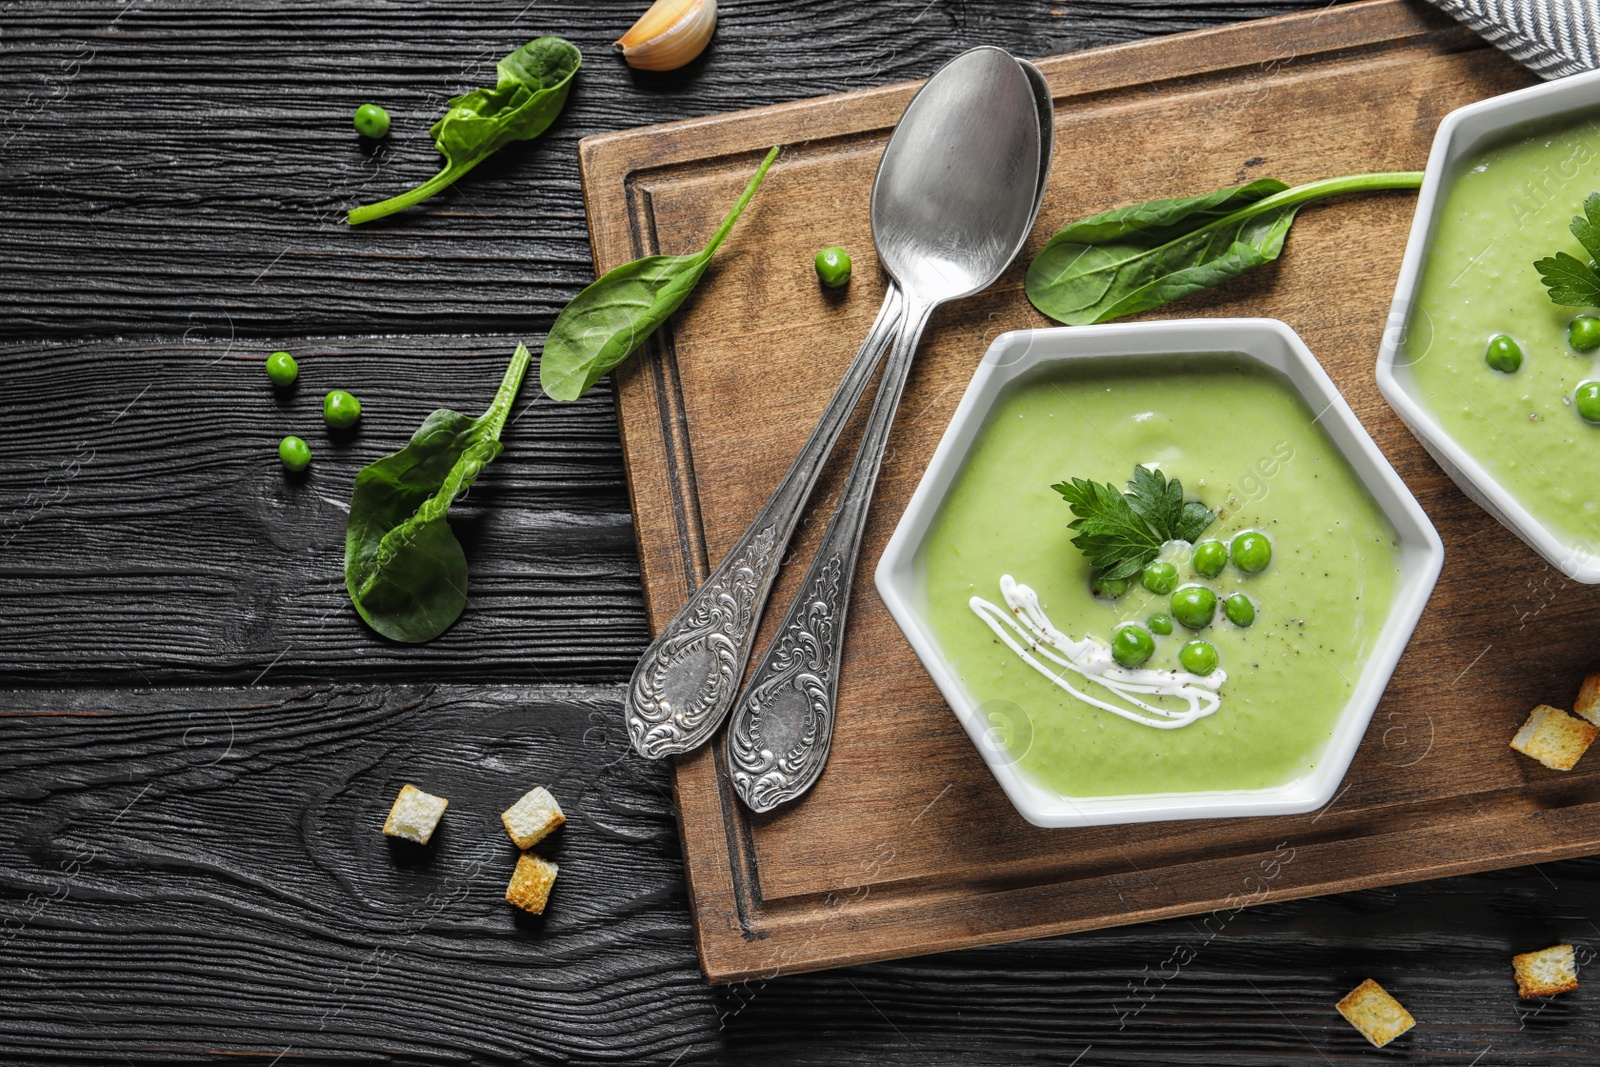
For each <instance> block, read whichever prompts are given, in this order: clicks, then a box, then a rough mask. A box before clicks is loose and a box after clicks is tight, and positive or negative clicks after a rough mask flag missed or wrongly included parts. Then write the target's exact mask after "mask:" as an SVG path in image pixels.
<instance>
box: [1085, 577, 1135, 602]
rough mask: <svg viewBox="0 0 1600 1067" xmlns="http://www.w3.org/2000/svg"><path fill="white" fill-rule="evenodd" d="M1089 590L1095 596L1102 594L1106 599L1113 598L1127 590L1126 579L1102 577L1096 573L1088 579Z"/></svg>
mask: <svg viewBox="0 0 1600 1067" xmlns="http://www.w3.org/2000/svg"><path fill="white" fill-rule="evenodd" d="M1089 591H1090V592H1091V593H1093V594H1094V595H1095V596H1103V597H1105V598H1107V599H1108V600H1115V599H1117V597H1119V596H1121V595H1122V594H1124V593H1126V592H1127V591H1128V579H1126V578H1103V577H1101V576H1100V575H1098V574H1097V575H1095V576H1094V577H1093V578H1090V579H1089Z"/></svg>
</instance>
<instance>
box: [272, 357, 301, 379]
mask: <svg viewBox="0 0 1600 1067" xmlns="http://www.w3.org/2000/svg"><path fill="white" fill-rule="evenodd" d="M267 377H268V378H271V379H272V384H273V385H293V384H294V380H295V379H296V378H298V377H300V364H298V363H296V362H295V361H294V357H293V356H291V355H290V354H289V353H287V352H274V353H272V355H270V356H268V357H267Z"/></svg>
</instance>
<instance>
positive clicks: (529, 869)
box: [506, 852, 559, 915]
mask: <svg viewBox="0 0 1600 1067" xmlns="http://www.w3.org/2000/svg"><path fill="white" fill-rule="evenodd" d="M558 870H559V868H558V867H557V866H556V865H555V864H553V863H551V862H550V861H549V860H546V859H541V858H540V857H538V856H536V855H534V854H533V853H532V852H524V853H523V854H522V856H521V858H519V859H518V860H517V869H516V870H515V871H513V872H511V884H510V885H508V886H506V899H507V900H509V901H510V902H511V903H513V904H515V905H516V906H517V907H519V908H521V909H522V910H523V911H531V912H533V914H535V915H543V914H544V905H545V902H546V901H548V900H549V899H550V887H551V886H553V885H555V884H556V872H557V871H558Z"/></svg>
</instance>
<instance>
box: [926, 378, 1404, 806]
mask: <svg viewBox="0 0 1600 1067" xmlns="http://www.w3.org/2000/svg"><path fill="white" fill-rule="evenodd" d="M1138 464H1143V465H1146V466H1151V467H1155V468H1158V469H1159V470H1161V471H1162V472H1163V473H1164V474H1165V475H1166V476H1167V477H1168V478H1176V479H1179V480H1181V482H1182V483H1183V488H1184V495H1185V496H1186V497H1187V498H1188V499H1191V500H1192V499H1199V500H1201V501H1203V502H1204V503H1205V504H1206V505H1207V506H1209V507H1211V508H1212V509H1214V510H1215V511H1216V512H1217V515H1218V517H1217V519H1216V521H1215V522H1213V523H1212V525H1211V527H1210V528H1209V529H1207V530H1206V531H1205V534H1204V537H1205V538H1218V539H1221V540H1223V541H1224V542H1227V541H1231V540H1232V538H1233V537H1234V536H1235V535H1236V534H1238V533H1241V532H1243V531H1246V530H1258V531H1261V532H1264V533H1266V534H1267V536H1268V537H1269V539H1270V540H1271V542H1272V547H1273V555H1272V562H1271V564H1270V565H1269V566H1268V567H1267V568H1266V569H1265V570H1264V571H1262V572H1261V573H1259V574H1255V575H1249V574H1245V573H1244V572H1242V571H1241V570H1240V569H1239V568H1238V567H1237V566H1235V565H1234V564H1233V563H1231V562H1230V563H1229V564H1228V565H1227V566H1226V567H1225V568H1224V569H1223V571H1222V572H1221V573H1220V574H1219V575H1217V576H1216V577H1214V578H1206V577H1203V576H1201V575H1199V574H1198V573H1197V572H1196V571H1195V570H1194V568H1193V566H1192V563H1191V560H1190V552H1189V551H1188V549H1187V547H1186V546H1182V545H1169V546H1168V548H1167V551H1166V552H1165V553H1164V555H1163V558H1165V559H1168V560H1170V561H1172V562H1174V563H1175V564H1177V566H1178V571H1179V584H1180V588H1181V587H1182V586H1183V585H1188V584H1193V583H1201V584H1204V585H1206V586H1207V587H1208V588H1210V589H1212V590H1213V591H1214V592H1215V593H1216V594H1217V598H1218V601H1219V604H1220V603H1221V602H1222V601H1223V600H1225V599H1226V598H1227V597H1228V596H1229V595H1231V594H1233V593H1236V592H1243V593H1245V594H1246V595H1248V597H1249V598H1250V600H1251V602H1252V603H1253V605H1254V607H1255V609H1256V617H1255V620H1254V622H1253V623H1252V624H1251V625H1250V626H1248V627H1242V626H1237V625H1235V624H1234V623H1232V622H1229V621H1226V619H1225V618H1224V616H1223V613H1222V611H1221V610H1220V609H1219V610H1218V612H1217V615H1216V618H1215V620H1214V621H1213V622H1212V623H1211V624H1210V625H1209V626H1207V627H1205V628H1204V629H1202V630H1200V631H1192V630H1189V629H1187V628H1185V627H1184V626H1182V625H1174V626H1173V627H1172V632H1171V633H1170V634H1166V635H1163V634H1160V633H1157V634H1155V646H1156V647H1155V653H1154V654H1153V655H1152V656H1151V658H1150V659H1149V660H1148V661H1147V662H1146V663H1145V664H1144V665H1143V666H1144V667H1145V668H1154V669H1171V670H1176V669H1179V659H1178V657H1179V651H1180V649H1181V648H1182V647H1183V645H1184V643H1185V642H1187V641H1189V640H1190V639H1193V638H1197V637H1198V638H1200V639H1202V640H1205V641H1208V642H1210V643H1211V644H1212V645H1214V646H1215V647H1216V649H1217V651H1218V652H1219V654H1220V660H1221V663H1220V665H1221V668H1222V669H1223V670H1225V671H1226V672H1227V680H1226V681H1225V682H1224V683H1223V684H1222V686H1221V689H1220V691H1219V692H1220V694H1221V697H1222V701H1221V705H1220V707H1219V708H1218V710H1217V711H1215V712H1214V713H1212V714H1211V715H1209V716H1207V717H1204V718H1200V719H1198V720H1196V721H1194V722H1192V723H1190V724H1189V725H1187V726H1183V727H1181V728H1178V729H1157V728H1153V727H1150V726H1147V725H1144V724H1141V723H1138V722H1133V721H1130V720H1128V719H1126V718H1123V717H1121V716H1119V715H1116V714H1114V713H1112V712H1109V711H1106V710H1104V709H1102V708H1098V707H1095V706H1094V705H1092V704H1089V703H1087V702H1085V701H1082V700H1079V699H1078V698H1077V697H1075V696H1073V695H1072V694H1071V693H1068V692H1067V691H1065V690H1063V689H1062V688H1060V687H1059V686H1057V685H1056V684H1054V682H1052V680H1051V679H1049V678H1047V677H1045V676H1044V675H1042V674H1040V673H1039V672H1038V671H1037V670H1035V669H1034V668H1033V667H1032V666H1030V665H1029V664H1027V663H1026V662H1024V661H1023V660H1022V659H1021V657H1019V656H1018V655H1017V653H1016V652H1014V651H1013V650H1012V649H1011V648H1009V647H1007V646H1006V645H1005V644H1004V643H1002V642H1001V641H1000V640H999V639H998V638H997V637H996V636H995V633H994V632H993V631H992V630H990V629H989V627H988V626H987V625H986V624H985V623H984V622H983V620H982V619H980V618H979V617H978V615H977V614H976V613H974V612H973V610H972V608H971V607H970V605H969V601H970V599H971V598H972V597H974V596H979V597H982V598H984V599H985V600H988V601H990V602H991V603H996V604H1001V605H1003V603H1004V601H1003V600H1002V598H1001V594H1000V590H999V582H1000V578H1001V576H1002V575H1006V574H1009V575H1011V576H1012V577H1013V578H1015V579H1016V580H1017V581H1018V582H1021V583H1023V584H1025V585H1028V586H1031V587H1032V588H1033V589H1034V590H1035V591H1036V592H1037V593H1038V595H1039V597H1040V600H1041V602H1042V606H1043V608H1044V610H1045V612H1046V614H1048V616H1049V618H1050V621H1051V623H1052V624H1053V625H1054V626H1055V628H1056V629H1058V630H1061V631H1063V632H1065V633H1066V634H1068V635H1070V636H1071V637H1073V638H1074V639H1080V640H1081V639H1082V638H1084V637H1086V636H1089V635H1093V636H1094V637H1097V638H1098V639H1100V640H1101V641H1104V642H1107V643H1109V642H1110V640H1111V638H1112V635H1113V632H1114V631H1115V629H1116V628H1117V627H1118V626H1119V625H1121V624H1123V623H1128V622H1137V623H1140V624H1144V623H1145V622H1146V620H1147V619H1148V618H1149V617H1150V616H1151V615H1153V614H1157V613H1163V614H1170V613H1171V606H1170V605H1171V595H1170V594H1168V595H1159V594H1156V593H1153V592H1151V591H1149V590H1148V589H1146V588H1144V587H1143V586H1142V585H1141V584H1140V582H1139V581H1138V580H1137V579H1135V580H1134V581H1132V582H1130V583H1129V587H1128V591H1127V593H1126V594H1125V595H1123V596H1122V597H1120V598H1117V599H1107V598H1102V597H1096V596H1094V595H1093V594H1092V592H1091V590H1090V577H1091V568H1090V564H1089V560H1088V559H1087V557H1085V556H1084V555H1083V553H1082V552H1081V551H1080V550H1079V549H1077V548H1076V547H1074V546H1073V545H1072V543H1071V541H1072V538H1073V536H1074V533H1073V531H1071V530H1069V529H1068V528H1067V524H1068V523H1069V522H1070V521H1072V518H1073V516H1072V514H1071V512H1070V509H1069V508H1068V506H1067V504H1066V502H1065V501H1064V500H1063V499H1062V498H1061V496H1060V495H1059V494H1058V493H1056V492H1055V491H1054V490H1052V489H1051V488H1050V486H1051V485H1052V484H1053V483H1056V482H1059V481H1062V480H1064V479H1067V478H1071V477H1081V478H1090V479H1093V480H1095V481H1099V482H1111V483H1113V484H1116V485H1118V486H1119V487H1120V486H1122V485H1123V484H1124V483H1126V482H1127V480H1128V479H1129V478H1130V477H1131V476H1132V473H1133V468H1134V466H1135V465H1138ZM1399 551H1400V550H1399V537H1398V534H1397V532H1396V531H1395V529H1394V528H1393V526H1392V525H1391V524H1390V523H1389V521H1388V519H1387V518H1386V517H1385V516H1384V515H1383V513H1382V512H1381V511H1380V510H1379V508H1378V506H1377V504H1376V503H1375V502H1374V501H1373V500H1372V499H1371V497H1370V496H1369V495H1368V493H1367V491H1366V489H1365V487H1364V486H1362V484H1361V483H1360V481H1359V480H1358V478H1357V477H1356V475H1355V473H1354V472H1353V471H1352V470H1351V469H1350V467H1349V465H1348V464H1347V463H1346V462H1345V460H1344V457H1343V456H1342V455H1341V454H1340V453H1339V451H1338V450H1337V449H1336V448H1335V447H1334V445H1333V443H1332V442H1331V441H1330V440H1329V439H1328V437H1327V436H1326V434H1325V433H1324V432H1323V431H1322V429H1321V428H1320V427H1319V426H1318V424H1317V421H1316V413H1315V412H1312V411H1311V410H1310V409H1309V408H1308V407H1307V405H1306V404H1305V402H1304V401H1303V400H1302V399H1301V397H1300V395H1299V394H1298V393H1297V392H1296V391H1295V390H1294V389H1293V387H1292V386H1291V385H1290V384H1289V382H1288V381H1287V379H1285V378H1284V377H1282V376H1281V375H1279V374H1278V373H1277V372H1276V371H1273V370H1270V369H1268V368H1266V367H1263V366H1262V365H1261V364H1259V363H1257V362H1255V361H1253V360H1250V359H1248V358H1246V357H1244V356H1240V355H1233V354H1213V355H1185V356H1163V357H1153V358H1152V357H1142V358H1139V359H1136V360H1134V359H1094V360H1067V361H1060V362H1055V363H1051V364H1046V365H1044V366H1042V367H1040V368H1038V369H1036V370H1035V371H1033V372H1032V373H1031V374H1029V375H1025V376H1023V377H1022V378H1019V379H1018V380H1017V381H1015V382H1013V383H1012V384H1011V385H1010V386H1009V387H1008V390H1007V392H1006V393H1004V394H1003V395H1002V396H1001V398H1000V399H999V401H998V402H997V403H996V405H995V407H994V409H993V411H992V412H991V414H990V416H989V419H988V420H987V422H986V423H985V425H984V427H983V429H982V430H981V432H980V433H979V435H978V437H977V439H976V441H975V442H974V444H973V447H972V449H971V450H970V452H969V453H968V455H967V457H966V460H965V462H964V464H963V466H962V468H961V470H960V472H959V473H958V475H957V476H956V479H955V481H954V482H953V483H952V485H951V488H950V491H949V493H948V494H947V496H946V497H945V499H944V501H943V503H942V505H941V507H940V510H939V512H938V514H937V516H936V517H935V519H934V521H933V523H932V525H931V527H930V528H929V530H928V534H927V536H926V537H925V538H924V540H923V542H922V544H921V547H920V548H919V551H918V553H917V557H916V561H915V573H916V580H917V588H918V592H919V596H920V597H921V598H922V600H923V603H922V605H921V606H922V608H923V611H924V612H925V613H926V618H927V620H928V623H929V626H930V628H931V630H932V631H933V634H934V637H935V639H936V640H937V641H938V643H939V645H940V647H941V650H942V651H943V653H944V655H945V658H946V659H947V660H948V662H949V663H950V665H951V667H952V669H953V670H954V671H955V672H956V674H957V676H958V677H959V678H960V681H961V683H962V685H963V686H965V688H966V689H967V691H968V693H969V694H970V695H971V696H972V698H973V700H974V702H975V703H976V704H978V705H979V706H980V708H981V709H983V710H984V711H985V712H986V713H989V714H990V716H991V718H992V719H997V720H998V721H1004V722H1006V723H1008V725H1009V729H1008V730H1007V731H1006V736H1005V737H1004V738H1002V739H1001V740H1002V741H1003V743H1005V744H1006V746H1007V747H1008V749H1009V750H1010V754H1011V756H1012V757H1013V758H1014V759H1016V761H1017V765H1018V767H1019V768H1020V769H1021V770H1022V771H1023V772H1024V773H1025V774H1026V775H1027V776H1028V777H1030V778H1032V779H1033V780H1035V781H1036V782H1037V783H1039V784H1041V785H1043V786H1044V787H1046V788H1049V789H1053V790H1055V791H1057V792H1058V793H1060V794H1062V795H1064V796H1078V797H1109V796H1129V795H1142V794H1154V793H1186V792H1211V791H1224V790H1249V789H1265V788H1270V787H1273V786H1278V785H1282V784H1284V783H1286V782H1289V781H1292V780H1294V779H1297V778H1300V777H1302V776H1304V775H1305V774H1307V773H1309V772H1310V771H1311V770H1313V769H1314V768H1315V767H1316V766H1317V763H1318V761H1319V759H1320V758H1321V756H1322V753H1323V750H1324V749H1325V748H1326V746H1327V743H1328V741H1329V739H1330V737H1331V736H1332V733H1333V730H1334V726H1335V723H1336V721H1337V720H1338V718H1339V716H1340V713H1341V712H1342V711H1343V710H1344V708H1345V705H1346V704H1347V702H1348V701H1349V699H1350V696H1351V694H1352V692H1353V690H1354V688H1355V684H1356V681H1357V680H1358V679H1359V677H1360V675H1361V673H1362V670H1363V668H1364V666H1365V664H1366V661H1367V658H1368V656H1369V655H1370V653H1371V650H1372V648H1373V646H1374V644H1375V642H1376V640H1377V638H1378V634H1379V630H1380V628H1381V626H1382V624H1383V622H1384V620H1385V618H1386V617H1387V615H1388V613H1389V608H1390V605H1391V601H1392V599H1393V596H1394V592H1395V587H1396V584H1397V579H1398V568H1399ZM1077 681H1078V684H1079V685H1080V687H1087V688H1088V689H1090V690H1096V689H1098V687H1096V686H1095V685H1094V684H1093V683H1091V682H1087V681H1084V680H1081V679H1079V680H1077ZM1096 695H1098V696H1100V697H1102V698H1103V697H1105V696H1106V692H1105V691H1104V690H1099V691H1098V692H1097V694H1096Z"/></svg>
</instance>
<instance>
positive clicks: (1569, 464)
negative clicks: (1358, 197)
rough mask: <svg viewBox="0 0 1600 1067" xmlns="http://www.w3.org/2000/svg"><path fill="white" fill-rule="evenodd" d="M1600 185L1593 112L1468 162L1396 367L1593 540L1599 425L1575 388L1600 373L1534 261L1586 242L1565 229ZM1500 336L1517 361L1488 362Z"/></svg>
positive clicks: (1404, 380) (1577, 249)
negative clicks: (1585, 413) (1577, 347)
mask: <svg viewBox="0 0 1600 1067" xmlns="http://www.w3.org/2000/svg"><path fill="white" fill-rule="evenodd" d="M1596 189H1600V122H1597V121H1596V120H1592V119H1585V120H1583V121H1581V122H1571V121H1568V122H1566V123H1564V124H1562V125H1560V126H1558V127H1553V128H1546V129H1544V130H1542V131H1538V132H1534V133H1531V134H1528V135H1525V136H1522V137H1519V138H1517V139H1515V140H1512V141H1508V142H1505V143H1502V144H1499V145H1496V146H1493V147H1490V148H1488V149H1487V150H1485V151H1481V152H1478V153H1477V154H1475V155H1473V156H1472V157H1470V158H1468V159H1466V160H1464V161H1463V162H1462V164H1461V165H1460V167H1459V170H1458V173H1457V174H1456V175H1455V176H1454V178H1453V180H1452V181H1451V184H1450V186H1449V190H1448V192H1447V193H1446V194H1445V197H1444V201H1443V204H1442V206H1441V207H1440V209H1439V214H1438V218H1437V220H1436V222H1435V227H1434V234H1433V243H1432V245H1431V247H1430V248H1429V251H1428V256H1427V261H1426V263H1425V264H1424V266H1423V272H1422V283H1421V286H1420V288H1419V290H1418V296H1417V300H1416V304H1415V307H1413V308H1412V309H1411V314H1410V317H1409V329H1408V331H1407V338H1406V344H1405V347H1404V349H1403V350H1402V353H1401V357H1400V358H1401V363H1402V365H1401V366H1400V367H1399V368H1398V377H1399V379H1400V381H1401V384H1402V385H1403V386H1404V387H1405V388H1406V391H1407V392H1408V393H1410V394H1411V396H1412V397H1413V399H1415V400H1416V401H1417V402H1418V403H1419V404H1421V405H1422V406H1423V407H1424V408H1425V409H1426V410H1427V411H1428V412H1429V413H1430V414H1431V415H1432V416H1433V417H1434V418H1435V419H1436V420H1437V421H1438V423H1439V425H1440V426H1441V427H1442V428H1443V429H1444V431H1445V433H1447V434H1448V435H1449V436H1450V437H1451V438H1452V439H1453V440H1454V441H1455V443H1456V444H1457V445H1459V446H1460V447H1461V448H1462V449H1464V450H1465V451H1466V452H1467V453H1468V454H1469V455H1471V456H1472V457H1473V459H1475V460H1477V462H1478V463H1480V464H1482V466H1483V467H1484V469H1485V470H1487V471H1488V472H1489V473H1490V474H1491V475H1492V476H1493V477H1494V479H1495V481H1496V482H1498V483H1499V484H1500V485H1501V486H1502V487H1503V488H1504V489H1505V490H1506V491H1507V492H1508V493H1510V495H1511V496H1512V497H1513V498H1514V499H1516V501H1517V502H1518V503H1520V504H1521V505H1522V506H1523V507H1524V508H1526V509H1527V510H1528V512H1529V513H1530V514H1531V515H1533V516H1534V518H1536V519H1537V520H1539V522H1541V523H1542V524H1544V525H1545V526H1547V527H1549V528H1550V529H1551V530H1552V531H1554V532H1555V533H1556V534H1557V535H1558V536H1559V537H1561V538H1562V539H1563V540H1564V541H1566V542H1568V543H1569V544H1571V545H1573V546H1574V547H1584V548H1587V549H1588V550H1590V551H1595V550H1600V490H1597V488H1596V485H1597V483H1596V481H1595V476H1594V472H1595V471H1596V470H1597V469H1600V426H1595V425H1591V424H1589V423H1587V422H1585V421H1584V420H1583V419H1582V418H1580V417H1579V416H1578V414H1577V411H1576V410H1575V408H1574V406H1573V402H1572V399H1573V390H1574V389H1575V388H1576V387H1577V386H1578V385H1579V384H1580V383H1581V382H1585V381H1589V380H1592V379H1595V378H1600V368H1597V367H1596V360H1595V356H1594V354H1580V353H1578V352H1576V351H1574V350H1573V349H1572V348H1571V347H1570V346H1569V345H1568V344H1567V324H1568V323H1569V322H1571V321H1572V319H1573V318H1574V317H1576V316H1577V315H1578V314H1579V313H1580V310H1581V309H1579V308H1566V307H1559V306H1557V305H1556V304H1553V303H1551V302H1550V298H1549V296H1548V295H1547V292H1546V290H1545V287H1544V284H1543V283H1542V282H1541V281H1540V280H1539V274H1538V272H1537V271H1535V270H1534V267H1533V264H1534V261H1535V260H1538V259H1542V258H1544V257H1546V256H1551V255H1554V254H1555V253H1556V252H1567V253H1569V254H1571V255H1573V256H1576V257H1578V258H1579V259H1580V260H1587V259H1588V258H1589V257H1588V253H1586V252H1585V251H1584V250H1583V247H1582V246H1581V245H1580V244H1579V243H1578V241H1577V239H1576V238H1574V237H1573V236H1572V234H1571V233H1570V232H1569V231H1568V229H1567V226H1568V224H1569V223H1570V222H1571V220H1572V216H1573V215H1575V214H1579V213H1580V212H1581V209H1582V205H1583V200H1584V198H1585V197H1586V196H1588V194H1589V193H1590V192H1591V191H1593V190H1596ZM1498 334H1506V335H1509V336H1510V337H1512V338H1513V339H1514V340H1515V341H1516V342H1517V344H1518V346H1519V347H1520V348H1521V349H1522V353H1523V361H1522V365H1521V367H1520V368H1519V369H1518V370H1517V371H1516V372H1515V373H1511V374H1504V373H1500V372H1499V371H1496V370H1493V369H1491V368H1490V366H1489V365H1488V363H1486V362H1485V359H1484V353H1485V349H1486V347H1487V345H1488V343H1489V341H1490V339H1491V338H1493V337H1495V336H1496V335H1498Z"/></svg>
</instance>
